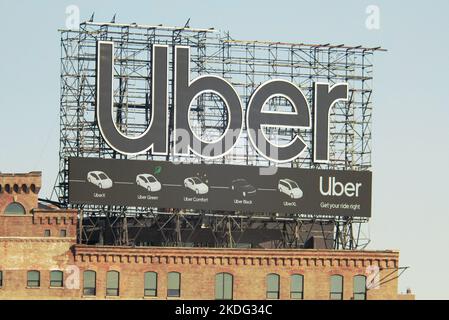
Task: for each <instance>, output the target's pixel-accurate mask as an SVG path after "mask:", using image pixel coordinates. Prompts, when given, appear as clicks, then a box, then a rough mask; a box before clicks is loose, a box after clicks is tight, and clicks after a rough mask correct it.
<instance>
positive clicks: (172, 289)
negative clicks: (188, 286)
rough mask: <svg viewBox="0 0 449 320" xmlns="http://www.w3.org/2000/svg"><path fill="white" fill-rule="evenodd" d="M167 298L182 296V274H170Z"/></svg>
mask: <svg viewBox="0 0 449 320" xmlns="http://www.w3.org/2000/svg"><path fill="white" fill-rule="evenodd" d="M167 282H168V284H167V297H180V296H181V274H180V273H178V272H169V273H168V281H167Z"/></svg>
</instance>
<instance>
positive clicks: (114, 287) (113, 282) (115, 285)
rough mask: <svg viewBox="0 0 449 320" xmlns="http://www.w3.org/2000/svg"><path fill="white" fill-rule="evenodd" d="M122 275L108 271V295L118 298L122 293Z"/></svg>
mask: <svg viewBox="0 0 449 320" xmlns="http://www.w3.org/2000/svg"><path fill="white" fill-rule="evenodd" d="M119 284H120V273H119V272H118V271H108V272H107V274H106V295H107V296H110V297H118V296H119V293H120V290H119V289H120V285H119Z"/></svg>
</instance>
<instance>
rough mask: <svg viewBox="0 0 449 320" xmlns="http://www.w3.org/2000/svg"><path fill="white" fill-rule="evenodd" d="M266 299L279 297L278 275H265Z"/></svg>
mask: <svg viewBox="0 0 449 320" xmlns="http://www.w3.org/2000/svg"><path fill="white" fill-rule="evenodd" d="M267 299H279V275H277V274H274V273H272V274H269V275H268V276H267Z"/></svg>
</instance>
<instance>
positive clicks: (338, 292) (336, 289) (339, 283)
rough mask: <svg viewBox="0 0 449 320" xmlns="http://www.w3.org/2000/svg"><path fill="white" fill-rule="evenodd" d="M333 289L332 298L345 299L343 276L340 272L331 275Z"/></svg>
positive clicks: (331, 291)
mask: <svg viewBox="0 0 449 320" xmlns="http://www.w3.org/2000/svg"><path fill="white" fill-rule="evenodd" d="M330 280H331V283H330V285H331V290H330V299H331V300H343V276H341V275H339V274H334V275H333V276H331V279H330Z"/></svg>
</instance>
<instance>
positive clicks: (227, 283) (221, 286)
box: [215, 273, 233, 300]
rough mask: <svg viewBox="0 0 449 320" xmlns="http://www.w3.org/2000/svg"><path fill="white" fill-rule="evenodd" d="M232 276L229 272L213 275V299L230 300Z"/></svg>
mask: <svg viewBox="0 0 449 320" xmlns="http://www.w3.org/2000/svg"><path fill="white" fill-rule="evenodd" d="M232 295H233V276H232V274H229V273H218V274H217V275H216V276H215V299H217V300H232Z"/></svg>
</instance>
